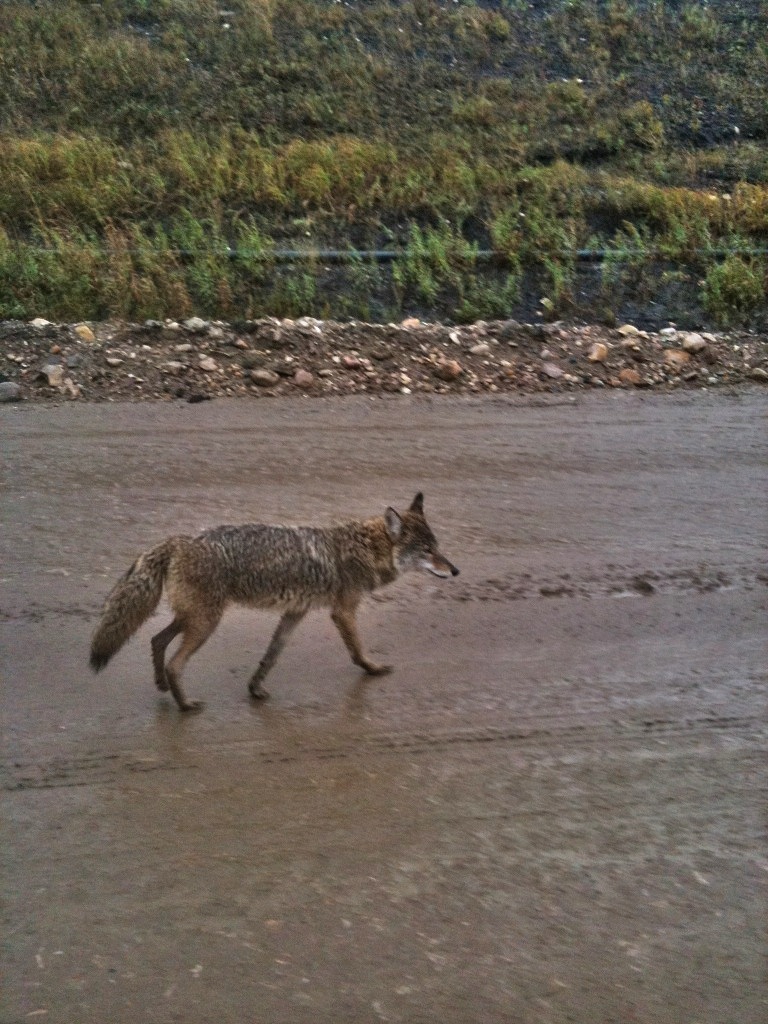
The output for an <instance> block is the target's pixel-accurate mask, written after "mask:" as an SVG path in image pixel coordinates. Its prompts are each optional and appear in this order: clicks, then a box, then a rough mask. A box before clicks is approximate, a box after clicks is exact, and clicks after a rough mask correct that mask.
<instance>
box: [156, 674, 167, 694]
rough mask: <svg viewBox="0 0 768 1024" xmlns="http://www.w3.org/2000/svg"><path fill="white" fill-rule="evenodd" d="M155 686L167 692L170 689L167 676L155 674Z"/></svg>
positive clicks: (162, 691)
mask: <svg viewBox="0 0 768 1024" xmlns="http://www.w3.org/2000/svg"><path fill="white" fill-rule="evenodd" d="M155 686H156V687H157V688H158V690H159V691H160V692H161V693H167V692H168V690H169V686H168V680H167V679H166V678H165V676H164V675H163V676H155Z"/></svg>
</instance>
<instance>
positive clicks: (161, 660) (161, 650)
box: [151, 619, 184, 692]
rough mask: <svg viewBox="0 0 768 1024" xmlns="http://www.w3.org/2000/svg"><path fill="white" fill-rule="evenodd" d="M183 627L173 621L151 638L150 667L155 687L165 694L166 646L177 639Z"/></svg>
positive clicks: (166, 687) (166, 684) (166, 686)
mask: <svg viewBox="0 0 768 1024" xmlns="http://www.w3.org/2000/svg"><path fill="white" fill-rule="evenodd" d="M183 628H184V627H183V626H182V624H181V622H180V621H179V620H178V619H174V620H173V622H172V623H171V624H170V625H169V626H166V627H165V629H161V630H160V632H159V633H156V634H155V636H153V637H152V640H151V645H152V665H153V666H154V669H155V686H156V687H157V688H158V690H162V691H163V692H165V691H166V690H167V689H168V680H167V678H166V675H165V652H166V651H167V650H168V644H169V643H170V642H171V640H173V638H174V637H177V636H178V635H179V633H180V632H181V631H182V629H183Z"/></svg>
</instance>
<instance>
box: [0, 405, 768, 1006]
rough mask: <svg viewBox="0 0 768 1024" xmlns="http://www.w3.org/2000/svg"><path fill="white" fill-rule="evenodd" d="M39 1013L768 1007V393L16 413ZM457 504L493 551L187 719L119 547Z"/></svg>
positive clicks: (9, 960)
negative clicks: (138, 614)
mask: <svg viewBox="0 0 768 1024" xmlns="http://www.w3.org/2000/svg"><path fill="white" fill-rule="evenodd" d="M0 415H2V433H3V446H4V449H5V460H4V461H5V467H6V469H5V482H4V485H3V497H2V502H3V516H2V520H3V528H2V540H3V548H4V553H3V558H2V572H1V576H2V608H3V619H2V623H1V625H2V646H3V655H2V661H3V675H4V722H3V745H4V751H5V754H4V760H5V775H4V778H5V787H6V789H5V792H4V794H3V799H4V806H5V817H6V821H7V822H8V825H9V829H8V833H7V834H8V835H9V838H10V841H9V842H8V841H7V842H6V844H5V845H6V849H7V850H9V852H10V856H9V858H8V863H7V867H6V871H5V885H4V888H5V890H6V903H5V914H6V917H7V922H6V926H5V928H4V933H5V936H6V940H7V947H6V954H5V960H6V964H5V976H6V988H5V994H4V997H3V999H4V1003H3V1008H2V1013H1V1014H0V1019H1V1020H2V1021H3V1022H4V1024H17V1022H24V1021H37V1020H40V1021H44V1022H46V1024H54V1022H56V1024H58V1022H62V1024H103V1022H105V1021H110V1022H114V1024H139V1022H162V1024H165V1022H172V1021H183V1022H184V1024H202V1022H206V1024H208V1022H210V1024H214V1022H215V1024H220V1022H224V1024H229V1022H232V1024H246V1022H248V1024H256V1022H264V1024H289V1022H290V1024H304V1022H307V1024H309V1022H318V1021H329V1022H330V1021H332V1022H334V1024H336V1022H350V1024H351V1022H355V1024H358V1022H368V1021H371V1022H378V1021H393V1022H398V1021H401V1022H408V1024H414V1022H416V1024H427V1022H429V1024H432V1022H437V1021H440V1022H449V1021H450V1022H454V1021H455V1022H481V1021H482V1022H502V1021H504V1022H522V1024H528V1022H531V1024H534V1022H541V1024H547V1022H552V1024H560V1022H566V1021H570V1022H589V1024H600V1022H606V1024H607V1022H616V1024H624V1022H628V1021H642V1022H649V1024H650V1022H659V1024H661V1022H663V1024H674V1022H681V1024H682V1022H686V1024H694V1022H702V1024H710V1022H734V1024H736V1022H738V1024H758V1022H761V1024H762V1022H763V1021H765V1020H766V1018H767V1017H768V985H766V976H765V954H766V942H765V932H764V922H765V920H768V917H767V916H766V909H768V900H767V899H766V887H767V886H768V854H767V852H766V846H765V835H764V826H765V806H766V804H765V788H766V787H765V783H766V774H767V773H766V763H767V762H766V757H765V754H766V745H767V744H766V734H767V733H768V729H767V725H768V721H767V716H766V703H765V694H766V653H767V652H766V606H767V605H768V589H767V584H768V572H766V566H765V553H766V547H767V546H768V544H767V542H768V524H767V522H766V514H765V508H766V493H765V476H764V470H765V460H766V448H767V447H768V445H767V444H766V440H767V438H766V435H767V433H768V431H767V430H766V426H767V425H768V419H766V417H767V416H768V401H767V400H766V397H765V394H764V392H762V393H761V392H758V391H742V392H740V393H738V394H733V395H725V394H723V393H720V394H718V395H717V396H714V395H711V394H707V393H706V392H694V393H689V394H685V395H682V394H678V395H675V396H656V395H647V396H645V397H643V396H640V395H637V394H629V393H623V392H621V393H618V392H617V393H610V394H593V395H587V396H584V397H579V398H577V399H575V400H574V399H569V398H567V397H565V396H560V397H559V398H553V399H549V400H542V399H534V398H521V399H514V398H510V399H507V398H504V399H498V400H491V399H487V398H486V399H483V400H477V399H450V398H446V399H421V400H416V399H407V398H393V399H388V400H383V401H382V400H376V401H371V400H369V399H364V398H352V399H348V400H343V401H341V400H316V401H312V402H310V401H306V402H303V401H301V400H298V401H283V400H275V401H273V402H259V403H252V402H215V403H207V404H203V405H196V406H190V405H187V404H174V405H170V404H145V405H141V406H138V405H120V404H115V405H100V406H88V405H80V404H69V405H66V406H63V407H60V408H50V407H25V406H16V407H12V408H11V407H8V408H7V409H4V410H3V411H2V414H0ZM419 488H423V489H424V491H425V493H426V508H427V514H428V516H429V518H430V520H431V522H432V525H433V526H434V528H435V530H436V532H437V534H438V538H439V540H440V542H441V546H442V549H443V550H444V552H445V554H446V555H447V556H448V557H449V558H451V559H452V560H453V561H455V562H456V563H457V564H458V565H459V567H460V568H461V570H462V574H461V576H460V577H459V578H458V579H456V580H451V581H439V580H435V579H433V578H427V577H424V578H412V579H408V580H405V581H401V582H400V583H398V584H396V585H395V586H394V587H393V588H391V589H390V590H389V591H386V592H384V593H383V594H382V595H381V597H380V599H379V600H374V601H370V602H369V603H368V605H367V608H366V610H365V612H364V614H363V615H362V617H361V626H362V632H363V635H364V638H365V640H366V642H367V644H368V647H369V649H370V650H371V653H372V655H373V657H381V658H386V659H387V660H392V661H394V662H395V664H396V671H395V672H394V673H393V674H392V675H390V676H388V677H386V678H384V679H381V680H374V681H364V680H361V678H360V676H359V675H358V674H357V672H356V670H355V669H354V668H353V667H352V666H351V665H350V664H349V662H348V660H347V657H346V654H345V652H344V650H343V648H342V646H341V643H340V641H339V638H338V636H337V635H336V633H335V630H334V629H333V627H332V625H331V623H330V622H329V621H328V620H327V618H326V617H325V616H324V615H320V614H316V615H315V616H311V617H310V618H308V619H307V620H305V622H304V623H303V624H302V626H301V627H300V629H299V630H298V632H297V634H295V636H294V638H292V640H291V643H290V645H289V647H288V648H287V650H286V651H285V653H284V655H283V658H282V660H281V662H280V663H279V664H278V666H277V668H276V669H275V671H274V673H273V675H272V676H271V677H270V686H269V688H270V690H271V691H272V694H273V697H272V700H271V701H269V702H267V703H266V704H264V705H262V706H258V705H253V704H251V703H249V701H248V699H247V694H246V682H247V678H248V675H249V672H250V671H251V670H252V669H253V667H254V666H255V664H256V662H257V661H258V659H259V657H260V656H261V653H262V651H263V648H264V645H265V643H266V641H267V639H268V636H269V633H270V631H271V629H272V627H273V625H274V619H273V618H272V617H270V616H267V615H257V614H255V613H251V614H248V613H241V612H232V613H230V614H229V617H228V618H226V619H225V621H224V623H223V624H222V626H221V627H220V629H219V631H218V632H217V634H216V635H215V637H214V638H213V640H212V641H210V643H209V644H208V645H207V646H206V647H205V648H204V649H203V651H201V652H200V654H199V655H197V656H196V657H195V658H194V659H193V661H192V662H191V664H190V666H189V669H188V673H187V677H186V681H187V691H188V693H189V695H190V696H191V697H201V698H203V699H205V700H206V701H207V707H206V710H205V712H204V713H203V714H201V715H198V716H192V717H187V716H180V715H179V714H178V713H177V712H176V711H175V709H174V707H172V706H171V705H170V703H169V702H168V701H167V700H165V699H164V698H163V697H161V696H160V695H158V694H157V692H156V691H155V690H154V687H153V686H152V683H151V674H150V666H149V658H148V644H147V641H148V638H149V636H150V634H151V632H153V631H156V630H157V628H159V625H158V624H159V623H162V622H164V621H166V619H165V613H164V612H163V613H162V614H161V616H160V617H158V618H157V619H155V620H153V622H151V623H149V624H148V625H147V626H146V627H145V628H144V629H143V630H142V631H141V633H140V635H139V636H138V637H136V638H134V640H133V641H132V642H131V644H130V645H129V646H128V647H127V648H126V649H125V650H124V651H123V652H121V653H120V655H118V657H117V658H116V659H115V660H114V662H113V663H112V664H110V666H109V667H108V669H107V670H106V671H105V672H104V673H103V674H102V675H101V676H99V677H94V676H92V675H91V674H90V673H89V671H88V670H87V667H86V657H87V646H88V639H89V635H90V632H91V630H92V628H93V624H94V621H95V617H96V614H97V611H98V608H99V607H100V604H101V602H102V600H103V598H104V596H105V594H106V592H107V590H108V589H109V587H110V586H111V584H112V582H113V581H114V579H115V578H116V576H117V575H118V574H119V573H120V572H122V571H123V569H124V568H126V567H127V565H128V564H129V563H130V561H131V560H132V559H133V558H134V556H135V554H136V553H137V552H138V551H140V550H142V549H144V548H146V547H148V546H149V545H150V544H151V543H153V542H154V541H156V540H158V539H161V538H162V537H163V536H165V535H166V534H168V533H171V532H181V531H197V530H199V529H200V528H202V527H204V526H208V525H212V524H215V523H220V522H238V521H244V520H249V519H250V520H265V521H294V522H300V521H316V522H328V521H330V520H332V519H334V518H338V517H340V516H345V515H352V516H356V515H367V514H371V513H375V512H378V511H379V510H380V509H381V510H383V508H384V507H385V506H386V505H387V504H394V505H396V506H397V505H405V504H406V503H407V502H409V501H410V499H411V498H412V496H413V494H414V492H415V491H416V490H417V489H419Z"/></svg>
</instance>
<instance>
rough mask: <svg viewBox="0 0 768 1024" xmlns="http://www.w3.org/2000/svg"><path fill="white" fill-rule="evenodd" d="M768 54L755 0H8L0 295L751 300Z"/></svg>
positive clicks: (156, 304)
mask: <svg viewBox="0 0 768 1024" xmlns="http://www.w3.org/2000/svg"><path fill="white" fill-rule="evenodd" d="M224 8H226V10H225V9H224ZM767 81H768V3H766V2H765V0H731V2H722V3H716V2H714V0H711V2H709V3H706V2H682V0H678V2H673V0H644V2H642V0H638V2H635V3H632V2H629V0H552V2H548V3H543V2H542V3H527V2H522V0H500V2H495V3H491V2H488V3H482V2H440V0H403V2H399V3H394V2H386V0H380V2H367V3H363V2H350V3H342V2H333V0H331V2H328V0H232V2H230V3H227V4H223V3H212V2H208V0H199V2H196V3H189V2H187V0H152V2H148V0H102V2H101V3H98V4H90V3H80V2H76V0H56V2H48V3H46V2H38V3H35V4H32V3H28V2H20V0H6V2H5V3H3V4H2V5H0V182H2V185H1V186H0V317H6V318H8V317H30V316H35V315H45V316H47V317H50V318H65V319H66V318H75V319H80V318H83V319H88V318H92V319H95V318H104V317H110V316H118V317H126V318H130V319H141V318H145V317H161V316H165V315H174V316H182V315H188V314H191V313H193V312H194V313H199V314H202V315H209V316H222V317H230V318H237V317H248V316H258V315H264V314H282V315H298V314H314V315H319V316H336V317H348V316H354V317H368V318H381V317H385V318H390V317H399V316H400V315H402V313H403V312H409V311H420V312H422V313H426V314H427V315H432V316H444V317H445V316H448V317H453V318H455V319H458V320H467V319H472V318H477V317H486V318H487V317H493V316H507V315H514V314H515V313H519V312H521V311H522V312H525V311H528V312H530V311H531V310H532V309H533V308H535V306H536V305H537V304H538V305H539V308H541V309H542V311H543V312H545V314H546V315H549V316H552V317H554V316H559V315H564V314H565V315H567V314H568V313H578V312H584V311H587V310H588V311H589V313H590V314H591V315H597V316H599V317H604V318H610V317H612V316H615V315H617V314H619V313H620V312H621V311H626V310H627V309H628V308H632V304H634V306H635V307H636V308H637V309H644V310H645V311H646V313H649V314H650V315H653V311H654V310H657V311H658V312H659V315H661V314H664V315H667V316H673V317H674V316H679V317H680V318H681V319H685V317H686V316H688V317H691V316H693V317H694V318H695V317H697V316H701V317H703V318H704V319H705V320H708V321H710V322H718V321H719V322H724V323H728V322H731V323H733V322H752V323H756V322H760V320H761V316H763V315H764V310H765V308H766V272H767V270H768V260H767V259H766V257H765V255H761V254H760V252H759V251H760V250H765V249H766V248H768V98H767V97H768V92H767V90H766V82H767ZM322 248H333V249H339V250H360V249H387V250H404V253H405V255H404V257H403V258H402V259H400V260H398V261H396V262H394V263H392V264H380V263H376V262H373V261H367V260H362V259H360V258H359V257H356V256H354V255H352V256H351V257H350V258H349V260H348V261H347V262H344V263H341V264H339V265H338V266H335V267H333V268H331V269H330V270H329V269H328V267H327V266H326V265H325V264H319V263H318V262H317V261H316V260H313V259H312V258H311V257H308V258H307V259H306V260H305V261H302V262H300V263H299V264H291V265H289V266H285V265H283V264H281V263H280V262H279V259H278V258H276V256H275V252H276V251H280V250H286V249H288V250H295V249H301V250H306V251H313V250H317V249H322ZM231 250H234V254H233V253H232V252H231ZM480 250H494V251H495V252H496V254H497V256H496V258H495V259H494V260H492V261H489V262H486V261H485V260H484V259H483V258H481V256H480V255H479V252H480ZM580 250H582V254H581V256H579V255H578V253H579V251H580ZM583 250H600V251H602V252H604V253H605V254H606V255H605V258H604V259H603V260H602V261H601V262H600V263H598V264H597V265H596V267H594V268H593V270H592V272H591V273H589V274H585V273H583V272H580V268H582V267H583V261H584V254H583ZM726 254H727V255H726ZM683 306H685V307H687V310H685V309H683V308H682V307H683Z"/></svg>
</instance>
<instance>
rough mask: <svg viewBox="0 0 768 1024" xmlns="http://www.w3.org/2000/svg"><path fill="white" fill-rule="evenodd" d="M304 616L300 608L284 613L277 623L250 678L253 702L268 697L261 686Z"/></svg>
mask: <svg viewBox="0 0 768 1024" xmlns="http://www.w3.org/2000/svg"><path fill="white" fill-rule="evenodd" d="M306 614H307V609H306V608H302V609H301V610H300V611H289V612H285V613H284V614H283V617H282V618H281V619H280V621H279V622H278V624H277V629H276V630H275V632H274V633H273V634H272V639H271V640H270V641H269V647H268V648H267V650H266V653H265V655H264V657H263V658H262V659H261V661H260V662H259V667H258V668H257V669H256V671H255V672H254V673H253V675H252V676H251V681H250V683H249V684H248V692H249V693H250V695H251V696H252V697H253V698H254V699H255V700H264V699H265V698H266V697H268V696H269V694H268V693H267V691H266V690H265V689H264V687H263V686H262V685H261V684H262V682H263V681H264V679H266V677H267V674H268V672H269V670H270V669H271V668H272V666H273V665H274V664H275V662H276V661H277V659H278V657H279V655H280V651H282V649H283V647H285V642H286V640H287V639H288V637H289V636H290V635H291V633H292V632H293V631H294V629H295V628H296V627H297V626H298V624H299V623H300V622H301V620H302V619H303V618H304V616H305V615H306Z"/></svg>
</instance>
